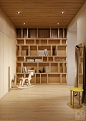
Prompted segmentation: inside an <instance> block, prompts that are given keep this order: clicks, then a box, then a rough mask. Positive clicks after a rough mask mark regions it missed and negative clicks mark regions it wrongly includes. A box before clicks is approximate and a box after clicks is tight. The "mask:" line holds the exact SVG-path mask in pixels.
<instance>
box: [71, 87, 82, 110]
mask: <svg viewBox="0 0 86 121" xmlns="http://www.w3.org/2000/svg"><path fill="white" fill-rule="evenodd" d="M72 91H73V103H72ZM83 91H84V90H83V89H81V88H77V87H72V88H70V107H71V108H73V109H77V108H74V92H79V105H80V106H81V108H80V109H77V110H81V109H83V106H82V105H81V104H80V92H83ZM72 105H73V106H72Z"/></svg>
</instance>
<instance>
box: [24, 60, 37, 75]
mask: <svg viewBox="0 0 86 121" xmlns="http://www.w3.org/2000/svg"><path fill="white" fill-rule="evenodd" d="M23 66H24V67H26V69H27V73H28V70H32V69H31V68H34V69H33V70H35V73H37V63H34V62H33V63H23Z"/></svg>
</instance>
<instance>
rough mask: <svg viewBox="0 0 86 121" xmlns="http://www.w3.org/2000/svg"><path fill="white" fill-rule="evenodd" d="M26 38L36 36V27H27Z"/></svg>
mask: <svg viewBox="0 0 86 121" xmlns="http://www.w3.org/2000/svg"><path fill="white" fill-rule="evenodd" d="M28 38H37V29H28Z"/></svg>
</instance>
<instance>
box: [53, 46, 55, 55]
mask: <svg viewBox="0 0 86 121" xmlns="http://www.w3.org/2000/svg"><path fill="white" fill-rule="evenodd" d="M53 55H54V56H55V48H53Z"/></svg>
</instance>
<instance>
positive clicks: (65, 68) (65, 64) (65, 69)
mask: <svg viewBox="0 0 86 121" xmlns="http://www.w3.org/2000/svg"><path fill="white" fill-rule="evenodd" d="M64 73H67V63H64Z"/></svg>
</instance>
